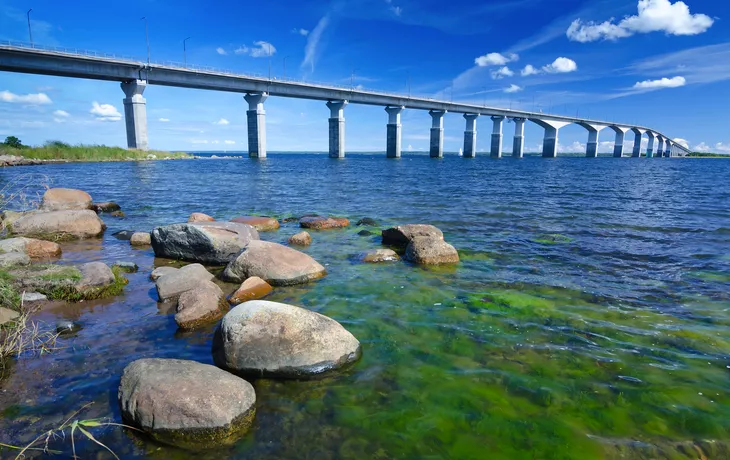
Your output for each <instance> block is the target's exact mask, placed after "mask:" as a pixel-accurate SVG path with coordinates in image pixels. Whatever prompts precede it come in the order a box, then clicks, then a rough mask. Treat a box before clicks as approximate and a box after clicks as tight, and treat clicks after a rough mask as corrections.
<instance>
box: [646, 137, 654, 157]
mask: <svg viewBox="0 0 730 460" xmlns="http://www.w3.org/2000/svg"><path fill="white" fill-rule="evenodd" d="M646 135H647V136H648V137H649V145H648V146H647V147H646V157H647V158H652V157H654V133H652V132H651V131H647V133H646Z"/></svg>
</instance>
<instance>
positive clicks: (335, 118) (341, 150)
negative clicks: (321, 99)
mask: <svg viewBox="0 0 730 460" xmlns="http://www.w3.org/2000/svg"><path fill="white" fill-rule="evenodd" d="M346 105H347V101H329V102H327V107H328V108H329V109H330V119H329V128H330V136H329V139H330V142H329V143H330V158H345V115H344V113H345V106H346Z"/></svg>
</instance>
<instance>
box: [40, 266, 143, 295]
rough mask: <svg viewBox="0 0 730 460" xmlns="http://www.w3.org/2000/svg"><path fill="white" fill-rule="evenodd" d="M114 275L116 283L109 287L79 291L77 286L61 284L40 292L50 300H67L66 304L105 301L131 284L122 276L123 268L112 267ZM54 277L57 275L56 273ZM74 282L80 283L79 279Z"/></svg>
mask: <svg viewBox="0 0 730 460" xmlns="http://www.w3.org/2000/svg"><path fill="white" fill-rule="evenodd" d="M72 269H73V270H75V271H76V272H78V270H76V269H75V268H72ZM112 273H114V283H112V284H110V285H108V286H103V287H98V288H91V289H84V290H82V291H79V289H78V288H76V286H75V285H73V284H60V285H57V286H54V287H51V288H49V289H40V291H41V293H43V294H45V295H47V296H48V298H49V299H54V300H65V301H66V302H80V301H82V300H95V299H103V298H105V297H114V296H117V295H119V294H121V293H122V292H124V286H126V285H127V284H128V283H129V280H128V279H127V278H125V277H124V276H123V275H122V269H121V267H112ZM68 274H70V275H72V276H75V275H74V274H73V273H71V272H68ZM54 275H56V274H55V273H54ZM79 275H80V273H79ZM45 276H49V275H45ZM62 279H64V278H63V277H59V278H57V280H62ZM72 279H73V278H72ZM79 279H80V278H79ZM73 280H74V281H78V279H73Z"/></svg>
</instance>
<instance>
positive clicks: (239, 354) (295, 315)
mask: <svg viewBox="0 0 730 460" xmlns="http://www.w3.org/2000/svg"><path fill="white" fill-rule="evenodd" d="M359 358H360V342H358V341H357V339H356V338H355V337H353V335H352V334H350V332H348V331H347V330H346V329H345V328H344V327H342V325H341V324H340V323H338V322H337V321H335V320H333V319H331V318H328V317H326V316H324V315H320V314H319V313H315V312H312V311H309V310H305V309H303V308H299V307H295V306H293V305H287V304H283V303H277V302H267V301H265V300H253V301H250V302H245V303H242V304H241V305H239V306H237V307H235V308H233V309H232V310H231V311H229V312H228V313H227V314H226V316H225V317H224V318H223V321H222V322H221V325H220V327H219V328H218V330H217V331H216V334H215V337H214V339H213V360H214V362H215V363H216V365H217V366H219V367H221V368H223V369H228V370H230V371H232V372H235V373H238V374H242V375H251V376H258V377H262V376H263V377H267V376H268V377H281V378H301V379H306V378H311V377H314V376H317V375H320V374H324V373H328V372H330V371H334V370H336V369H339V368H341V367H343V366H345V365H347V364H350V363H352V362H354V361H356V360H358V359H359Z"/></svg>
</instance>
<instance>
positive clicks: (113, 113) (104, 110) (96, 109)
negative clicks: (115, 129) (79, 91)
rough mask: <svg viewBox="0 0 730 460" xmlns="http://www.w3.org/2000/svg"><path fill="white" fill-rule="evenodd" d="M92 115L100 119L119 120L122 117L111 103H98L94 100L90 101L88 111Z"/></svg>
mask: <svg viewBox="0 0 730 460" xmlns="http://www.w3.org/2000/svg"><path fill="white" fill-rule="evenodd" d="M89 113H91V114H92V115H94V116H95V117H96V119H97V120H100V121H119V120H121V119H122V114H121V113H119V111H118V110H117V109H116V107H114V106H113V105H111V104H99V103H98V102H96V101H94V102H92V103H91V110H90V111H89Z"/></svg>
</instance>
